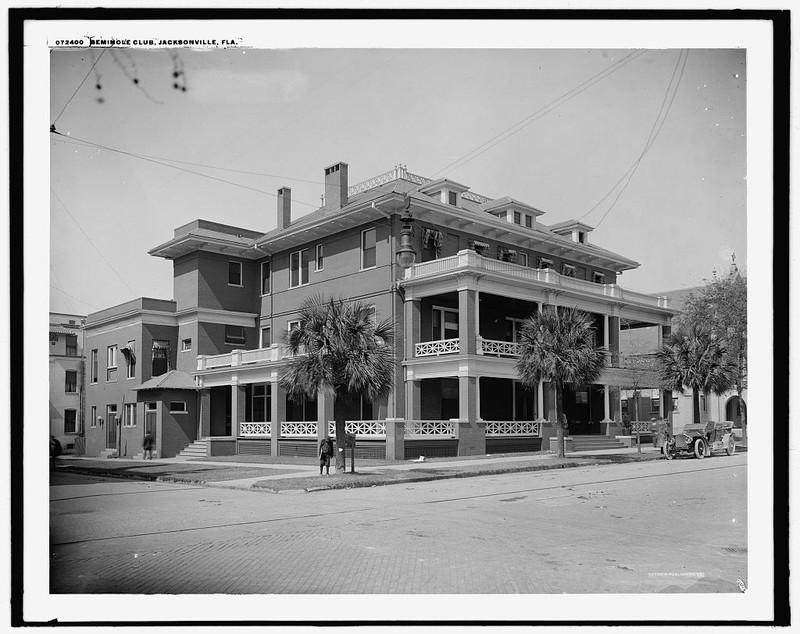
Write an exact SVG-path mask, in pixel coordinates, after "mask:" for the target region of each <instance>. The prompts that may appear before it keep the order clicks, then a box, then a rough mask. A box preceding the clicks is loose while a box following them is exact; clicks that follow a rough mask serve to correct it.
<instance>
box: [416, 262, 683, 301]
mask: <svg viewBox="0 0 800 634" xmlns="http://www.w3.org/2000/svg"><path fill="white" fill-rule="evenodd" d="M460 272H480V273H482V274H484V275H487V274H488V275H495V276H498V277H502V278H503V279H504V280H508V279H509V278H510V279H516V280H520V281H521V282H533V283H535V284H537V285H539V286H541V287H543V288H547V289H552V290H560V291H571V292H577V293H581V294H588V295H590V296H593V297H596V298H608V299H613V300H617V301H620V302H624V303H626V304H635V305H637V306H641V307H646V308H662V309H669V306H668V300H667V298H666V297H657V296H655V295H648V294H647V293H639V292H637V291H631V290H628V289H623V288H622V287H621V286H619V285H618V284H596V283H594V282H587V281H586V280H579V279H576V278H574V277H568V276H566V275H561V274H560V273H557V272H556V271H554V270H553V269H532V268H529V267H526V266H522V265H520V264H513V263H511V262H503V261H501V260H495V259H493V258H487V257H484V256H482V255H478V254H477V253H476V252H475V251H472V250H463V251H459V252H458V254H457V255H451V256H449V257H446V258H441V259H438V260H430V261H429V262H421V263H419V264H415V265H414V266H412V267H411V268H409V269H407V270H406V272H405V280H406V281H407V282H409V281H411V280H421V279H434V278H437V277H446V276H449V275H452V274H453V273H460Z"/></svg>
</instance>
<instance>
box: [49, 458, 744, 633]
mask: <svg viewBox="0 0 800 634" xmlns="http://www.w3.org/2000/svg"><path fill="white" fill-rule="evenodd" d="M634 451H635V450H634ZM504 460H507V458H504ZM226 464H227V463H226ZM430 464H431V465H434V464H437V463H430ZM438 464H443V463H438ZM250 466H252V465H250ZM407 466H408V465H407V464H403V465H397V466H396V467H395V468H398V469H402V468H407ZM50 492H51V502H50V509H51V514H50V517H51V520H50V521H51V526H50V536H51V542H50V545H51V557H50V588H51V592H53V593H56V594H58V593H132V594H143V593H144V594H151V593H158V594H196V593H203V594H205V593H221V594H353V593H357V594H522V593H655V592H726V593H734V592H739V586H738V581H739V580H741V581H742V582H743V583H744V584H745V585H746V584H747V526H746V509H747V499H746V493H747V455H746V454H737V455H735V456H732V457H727V456H715V457H712V458H709V459H705V460H702V461H700V460H673V461H666V460H657V461H649V462H635V463H630V464H618V465H610V466H590V467H580V468H573V469H568V470H560V469H559V470H551V471H538V472H529V473H514V474H503V475H492V476H481V477H474V478H467V479H447V480H436V481H433V482H421V483H404V484H400V485H392V486H382V487H371V488H357V489H345V490H329V491H318V492H314V493H305V492H298V493H288V494H287V493H283V494H280V495H276V494H271V493H267V492H255V491H249V490H241V489H231V488H208V487H203V486H194V485H181V484H175V483H164V482H135V481H120V480H113V479H107V478H97V477H93V476H88V475H80V474H73V473H63V472H62V473H59V472H58V471H56V472H55V473H54V474H53V477H52V479H51V487H50ZM303 616H304V617H306V618H312V619H313V618H315V617H316V618H323V617H322V615H314V614H313V608H312V609H311V612H309V613H308V614H304V615H303Z"/></svg>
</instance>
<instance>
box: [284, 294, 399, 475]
mask: <svg viewBox="0 0 800 634" xmlns="http://www.w3.org/2000/svg"><path fill="white" fill-rule="evenodd" d="M392 334H393V325H392V323H391V321H389V320H384V321H383V322H381V323H376V321H375V312H374V310H373V309H372V308H371V307H369V306H365V305H363V304H361V303H358V302H347V301H345V300H344V299H333V298H330V299H328V300H326V299H324V298H322V297H320V296H317V297H311V298H309V299H307V300H306V301H305V302H304V303H303V305H302V307H301V308H300V327H299V328H296V329H294V330H292V331H291V332H290V333H288V335H287V337H286V344H287V347H288V349H289V352H290V353H291V354H292V355H293V356H292V358H291V360H290V361H289V365H288V367H287V368H286V370H285V372H284V373H283V376H282V377H281V379H280V384H281V386H282V387H283V388H284V389H285V390H286V392H287V395H288V396H289V397H290V398H291V399H293V400H295V401H299V400H302V399H303V397H304V396H308V397H310V398H315V397H316V396H317V394H318V393H319V392H320V391H323V392H327V393H328V394H330V395H331V396H333V403H334V419H335V421H336V438H337V444H338V446H339V447H341V446H343V444H344V439H345V418H344V409H343V408H342V407H338V408H337V407H336V405H337V404H339V405H341V404H345V403H349V402H352V401H354V400H355V399H358V398H360V397H362V396H363V397H365V398H366V399H367V400H369V401H371V402H375V401H377V400H378V399H380V398H383V397H385V396H387V395H388V394H389V392H391V390H392V387H393V385H394V376H395V361H394V352H393V349H392V346H391V341H392ZM344 458H345V457H344V452H343V451H337V452H336V473H344V471H345V468H344V467H345V460H344Z"/></svg>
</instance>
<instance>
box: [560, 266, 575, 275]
mask: <svg viewBox="0 0 800 634" xmlns="http://www.w3.org/2000/svg"><path fill="white" fill-rule="evenodd" d="M561 275H563V276H565V277H575V267H574V266H572V265H571V264H562V265H561Z"/></svg>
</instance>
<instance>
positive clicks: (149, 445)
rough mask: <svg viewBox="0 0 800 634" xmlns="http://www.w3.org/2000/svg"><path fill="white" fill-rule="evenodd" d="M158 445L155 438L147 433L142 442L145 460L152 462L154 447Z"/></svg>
mask: <svg viewBox="0 0 800 634" xmlns="http://www.w3.org/2000/svg"><path fill="white" fill-rule="evenodd" d="M155 444H156V441H155V439H154V438H153V434H151V433H150V432H147V433H146V434H145V435H144V440H143V441H142V449H144V459H145V460H152V459H153V446H154V445H155Z"/></svg>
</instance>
